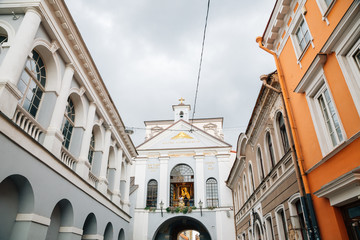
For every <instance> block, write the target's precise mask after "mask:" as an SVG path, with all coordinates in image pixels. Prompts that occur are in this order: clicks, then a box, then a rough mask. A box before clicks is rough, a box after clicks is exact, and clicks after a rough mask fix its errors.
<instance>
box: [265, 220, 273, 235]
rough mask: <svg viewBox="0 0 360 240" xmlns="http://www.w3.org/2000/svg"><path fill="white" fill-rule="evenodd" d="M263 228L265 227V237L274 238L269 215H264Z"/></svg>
mask: <svg viewBox="0 0 360 240" xmlns="http://www.w3.org/2000/svg"><path fill="white" fill-rule="evenodd" d="M265 228H266V237H267V239H268V240H274V230H273V224H272V220H271V215H269V216H266V217H265Z"/></svg>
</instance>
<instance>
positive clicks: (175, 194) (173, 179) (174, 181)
mask: <svg viewBox="0 0 360 240" xmlns="http://www.w3.org/2000/svg"><path fill="white" fill-rule="evenodd" d="M182 204H184V205H186V206H187V205H190V206H193V205H194V171H193V170H192V168H191V167H190V166H188V165H186V164H179V165H176V166H175V167H174V168H173V169H172V170H171V172H170V205H171V206H178V205H182Z"/></svg>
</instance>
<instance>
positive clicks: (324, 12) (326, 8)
mask: <svg viewBox="0 0 360 240" xmlns="http://www.w3.org/2000/svg"><path fill="white" fill-rule="evenodd" d="M335 2H336V0H331V2H330V4H329V5H327V4H326V0H316V3H317V5H318V6H319V9H320V12H321V16H322V20H323V21H325V22H326V24H327V25H329V24H330V23H329V21H328V19H327V16H328V15H329V13H330V11H331V9H332V7H333V6H334V5H335Z"/></svg>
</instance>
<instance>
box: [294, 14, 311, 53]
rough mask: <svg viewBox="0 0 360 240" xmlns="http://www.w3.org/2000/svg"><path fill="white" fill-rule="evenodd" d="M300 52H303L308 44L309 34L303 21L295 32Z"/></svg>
mask: <svg viewBox="0 0 360 240" xmlns="http://www.w3.org/2000/svg"><path fill="white" fill-rule="evenodd" d="M295 35H296V39H297V41H298V44H299V47H300V50H301V51H304V50H305V48H306V47H307V45H308V44H309V42H310V32H309V28H308V27H307V25H306V23H305V21H304V20H302V21H301V22H300V24H299V26H298V28H297V29H296V32H295Z"/></svg>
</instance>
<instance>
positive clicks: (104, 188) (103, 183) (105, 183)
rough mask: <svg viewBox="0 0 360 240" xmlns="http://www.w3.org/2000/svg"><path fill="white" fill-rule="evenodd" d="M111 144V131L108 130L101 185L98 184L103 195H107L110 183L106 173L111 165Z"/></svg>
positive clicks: (101, 170)
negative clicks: (109, 164)
mask: <svg viewBox="0 0 360 240" xmlns="http://www.w3.org/2000/svg"><path fill="white" fill-rule="evenodd" d="M110 143H111V130H110V128H107V129H106V132H105V141H104V149H103V155H102V158H101V167H100V175H99V184H98V190H99V191H100V192H102V193H103V194H106V192H107V186H108V181H107V179H106V171H107V167H108V163H109V150H110Z"/></svg>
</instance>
